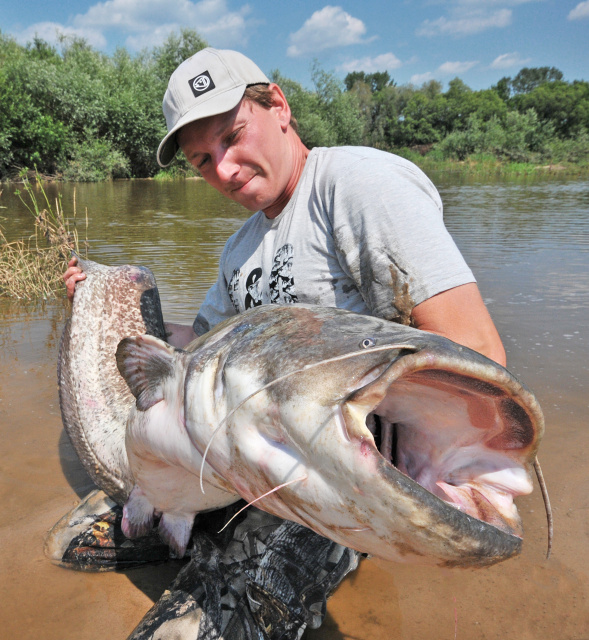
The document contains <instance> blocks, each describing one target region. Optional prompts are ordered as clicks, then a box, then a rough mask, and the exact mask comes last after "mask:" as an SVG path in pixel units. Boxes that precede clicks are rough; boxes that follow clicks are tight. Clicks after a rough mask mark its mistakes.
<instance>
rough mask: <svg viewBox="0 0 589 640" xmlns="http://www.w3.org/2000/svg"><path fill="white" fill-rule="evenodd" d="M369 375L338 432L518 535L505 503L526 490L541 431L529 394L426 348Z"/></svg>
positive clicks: (495, 368)
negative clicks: (365, 442) (367, 445)
mask: <svg viewBox="0 0 589 640" xmlns="http://www.w3.org/2000/svg"><path fill="white" fill-rule="evenodd" d="M377 375H378V377H376V376H377ZM372 377H376V379H375V380H374V381H372V382H369V383H368V384H367V385H366V386H364V387H362V388H361V389H359V390H358V391H357V392H355V393H354V394H353V395H352V397H350V398H349V399H348V401H347V403H346V406H345V409H344V416H345V421H346V426H347V427H348V432H349V433H352V432H353V433H355V435H356V436H360V437H362V438H364V439H370V440H372V442H373V443H374V446H375V450H377V451H378V452H379V454H380V455H381V456H382V457H383V458H384V459H385V460H386V463H387V466H388V465H390V466H391V467H394V468H395V469H396V470H398V471H400V472H402V473H403V474H405V475H406V476H408V477H409V478H411V479H412V480H413V481H415V482H417V483H418V484H419V485H421V486H422V487H423V488H425V489H426V490H427V491H429V492H430V493H432V494H433V495H435V496H437V497H438V498H440V499H441V500H443V501H445V502H447V503H449V504H450V505H452V506H453V507H455V508H456V509H458V510H459V511H461V512H463V513H466V514H468V515H470V516H473V517H474V518H476V519H478V520H481V521H483V522H486V523H487V524H490V525H492V526H494V527H496V528H498V529H500V530H502V531H504V532H506V533H509V534H511V535H515V536H517V537H520V538H521V537H522V535H523V533H522V526H521V521H520V517H519V514H518V512H517V509H516V506H515V504H514V502H513V500H514V498H515V497H517V496H520V495H526V494H529V493H531V491H532V480H531V473H530V470H531V466H532V464H533V462H534V459H535V453H536V449H537V445H538V442H539V440H540V438H541V436H542V432H543V424H544V423H543V417H542V412H541V409H540V407H539V405H538V403H537V401H536V400H535V398H534V396H533V394H532V393H531V392H530V391H529V390H527V389H526V388H525V387H524V386H523V385H522V384H521V383H520V382H519V381H518V380H517V379H515V378H514V377H513V376H512V375H511V374H510V373H509V372H508V371H506V370H505V369H503V367H500V366H499V365H496V364H495V363H492V362H491V361H487V362H478V361H475V362H472V361H469V360H464V359H462V358H460V357H456V356H453V355H449V356H448V355H440V354H439V353H435V352H428V350H427V349H424V350H422V351H420V352H418V353H415V354H411V355H408V356H406V357H404V358H403V359H401V360H398V361H396V362H394V363H393V364H392V365H390V366H388V367H387V368H386V369H385V370H384V371H383V372H382V373H381V371H380V370H378V371H374V372H373V373H372V374H371V375H369V377H368V379H370V378H372ZM351 422H353V423H354V424H351Z"/></svg>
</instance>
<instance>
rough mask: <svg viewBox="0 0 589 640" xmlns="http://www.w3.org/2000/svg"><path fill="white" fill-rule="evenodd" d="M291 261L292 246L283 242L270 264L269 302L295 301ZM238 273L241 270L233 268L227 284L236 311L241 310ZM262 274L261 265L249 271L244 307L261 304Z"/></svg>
mask: <svg viewBox="0 0 589 640" xmlns="http://www.w3.org/2000/svg"><path fill="white" fill-rule="evenodd" d="M292 262H293V246H292V245H291V244H285V245H284V246H282V247H280V249H278V251H277V252H276V255H275V256H274V263H273V264H272V270H271V272H270V282H269V283H268V288H269V290H270V291H269V297H270V300H269V302H270V303H272V304H292V303H295V302H297V293H296V288H295V283H294V277H293V275H292ZM240 275H241V271H240V270H239V269H234V271H233V273H232V275H231V279H230V280H229V284H228V285H227V292H228V293H229V298H230V299H231V304H232V305H233V307H234V308H235V311H236V312H237V313H239V312H240V311H241V309H240V305H239V282H240ZM262 275H263V271H262V267H256V268H255V269H252V270H251V271H250V274H249V276H248V277H247V280H246V282H245V290H246V293H245V300H244V305H243V308H244V309H251V308H253V307H259V306H260V305H261V304H263V297H262V296H263V289H262V287H263V281H262ZM266 295H268V294H266ZM267 299H268V297H266V300H267Z"/></svg>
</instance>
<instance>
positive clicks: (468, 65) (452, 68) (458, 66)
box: [410, 60, 479, 85]
mask: <svg viewBox="0 0 589 640" xmlns="http://www.w3.org/2000/svg"><path fill="white" fill-rule="evenodd" d="M477 64H479V63H478V60H476V61H469V62H444V63H443V64H441V65H440V66H439V67H438V68H437V69H436V71H434V72H433V73H432V72H431V71H426V72H425V73H417V74H415V75H414V76H411V79H410V82H411V84H417V85H419V84H423V83H424V82H428V81H429V80H433V79H434V78H435V77H439V76H449V75H453V76H456V75H458V74H461V73H466V72H467V71H470V70H471V69H472V68H473V67H476V66H477Z"/></svg>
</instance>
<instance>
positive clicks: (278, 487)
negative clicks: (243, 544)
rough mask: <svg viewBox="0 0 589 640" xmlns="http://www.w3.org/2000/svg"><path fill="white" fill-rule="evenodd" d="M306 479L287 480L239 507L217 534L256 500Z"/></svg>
mask: <svg viewBox="0 0 589 640" xmlns="http://www.w3.org/2000/svg"><path fill="white" fill-rule="evenodd" d="M307 478H308V476H306V475H304V476H301V477H300V478H295V479H294V480H289V481H288V482H283V483H282V484H279V485H278V486H277V487H274V489H270V491H266V493H264V494H263V495H261V496H259V497H258V498H256V499H255V500H252V501H251V502H248V503H247V504H246V505H245V506H244V507H241V509H240V510H239V511H238V512H237V513H236V514H235V515H234V516H233V517H231V518H229V520H227V522H226V523H225V524H224V525H223V527H222V528H221V529H219V531H217V533H221V531H223V529H225V527H227V525H228V524H229V523H230V522H231V521H232V520H233V519H234V518H237V516H238V515H239V514H240V513H241V512H242V511H243V510H244V509H247V508H248V507H251V506H252V504H254V502H257V501H258V500H261V499H262V498H265V497H266V496H269V495H270V494H271V493H274V492H275V491H278V490H279V489H282V488H283V487H287V486H288V485H289V484H293V483H294V482H300V481H301V480H306V479H307Z"/></svg>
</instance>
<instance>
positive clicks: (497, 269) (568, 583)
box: [0, 175, 589, 640]
mask: <svg viewBox="0 0 589 640" xmlns="http://www.w3.org/2000/svg"><path fill="white" fill-rule="evenodd" d="M432 178H433V180H434V182H435V183H436V185H437V186H438V188H439V190H440V193H441V195H442V199H443V202H444V206H445V218H446V224H447V226H448V228H449V229H450V231H451V233H452V234H453V236H454V238H455V239H456V242H457V244H458V245H459V247H460V249H461V250H462V252H463V254H464V256H465V257H466V259H467V261H468V263H469V265H470V266H471V268H472V269H473V271H474V273H475V275H476V277H477V279H478V282H479V286H480V289H481V292H482V294H483V298H484V299H485V302H486V303H487V305H488V308H489V310H490V312H491V315H492V316H493V318H494V320H495V323H496V324H497V327H498V329H499V333H500V334H501V336H502V338H503V341H504V343H505V346H506V350H507V357H508V368H509V369H510V370H511V371H512V372H513V373H515V374H516V375H518V376H520V377H521V378H522V379H523V380H524V382H526V384H527V385H528V386H530V387H531V388H532V389H533V390H534V391H535V393H536V395H537V397H538V399H539V400H540V403H541V405H542V407H543V409H544V413H545V417H546V424H547V432H546V436H545V438H544V441H543V444H542V447H541V450H540V455H539V457H540V459H541V461H542V466H543V470H544V474H545V476H546V480H547V483H548V488H549V491H550V496H551V500H552V505H553V511H554V518H555V539H554V549H553V553H552V557H551V558H550V559H549V560H546V559H545V548H546V521H545V516H544V509H543V506H542V500H541V496H540V492H539V490H538V489H537V488H536V490H535V491H534V493H533V494H532V495H531V496H529V497H526V498H523V499H520V500H519V501H518V506H519V510H520V513H521V515H522V518H523V522H524V527H525V537H524V550H523V553H522V555H521V556H520V557H518V558H515V559H512V560H509V561H507V562H505V563H503V564H501V565H498V566H495V567H492V568H489V569H483V570H478V571H474V570H466V571H465V570H440V569H431V568H422V567H419V568H417V567H411V566H403V565H393V564H387V563H383V562H375V561H372V560H368V561H364V562H363V563H362V565H361V567H360V569H359V570H358V571H357V572H355V573H354V574H353V575H352V576H350V577H349V578H348V579H347V580H346V581H345V582H344V583H343V584H342V585H341V587H340V588H339V589H338V591H337V592H336V594H335V596H334V597H333V598H332V599H331V600H330V601H329V605H328V615H327V618H326V621H325V623H324V625H323V627H322V628H321V629H319V630H316V631H307V633H306V634H305V638H306V640H319V639H323V640H339V639H342V638H346V639H348V638H349V639H350V640H351V639H354V640H380V639H382V640H391V639H402V640H423V639H430V638H436V639H448V640H452V639H455V638H460V639H464V640H470V639H472V640H479V639H480V640H483V639H485V640H487V639H491V638H501V640H528V639H530V640H532V639H535V640H538V639H540V640H542V639H556V638H558V639H559V640H573V639H577V640H582V639H587V638H589V472H588V468H589V467H588V464H587V456H588V453H589V452H588V445H589V428H588V427H587V418H588V413H589V412H588V404H589V401H588V397H589V396H588V389H587V386H588V385H587V383H588V381H589V375H588V368H589V365H588V362H589V181H587V180H565V179H559V178H558V177H552V178H550V179H544V180H533V181H532V180H520V181H512V182H507V181H500V182H495V181H494V182H486V183H478V182H472V181H468V180H466V179H464V178H459V177H453V176H451V175H433V176H432ZM47 193H48V196H49V197H50V198H54V197H56V196H57V195H58V193H59V194H61V198H62V206H63V207H64V210H65V211H66V212H68V213H71V212H72V211H73V209H74V200H75V208H76V211H77V218H76V219H77V225H78V229H79V233H80V235H81V236H84V235H85V231H84V226H85V224H84V218H85V212H86V211H87V215H88V232H87V235H88V241H89V245H90V249H89V257H91V258H92V259H94V260H96V261H98V262H103V263H107V264H122V263H133V264H145V265H147V266H149V267H150V268H151V269H152V271H153V272H154V273H155V275H156V278H157V281H158V285H159V289H160V294H161V296H162V302H163V306H164V317H165V318H166V320H170V321H175V322H185V323H188V322H191V321H192V319H193V318H194V315H195V313H196V311H197V309H198V307H199V304H200V303H201V302H202V300H203V298H204V294H205V293H206V290H207V288H208V287H209V285H210V284H211V283H212V282H213V280H214V279H215V277H216V265H217V260H218V257H219V254H220V251H221V249H222V247H223V244H224V242H225V240H226V239H227V237H228V236H229V235H230V234H231V233H233V232H234V231H235V230H236V229H238V228H239V227H240V226H241V225H242V224H243V222H244V221H245V220H246V219H247V217H248V215H249V214H248V212H246V211H244V210H243V209H241V208H240V207H239V206H238V205H236V204H234V203H232V202H229V201H227V200H225V199H223V198H221V197H220V196H219V195H218V194H216V193H215V192H214V191H213V190H212V189H210V188H209V187H208V186H207V185H206V184H204V183H203V182H202V181H199V180H196V179H195V180H185V181H178V182H167V183H157V182H154V181H121V182H114V183H101V184H89V185H76V186H75V187H74V186H72V185H49V186H48V187H47ZM0 206H3V207H6V208H4V209H0V224H2V226H3V227H4V229H5V233H6V235H7V236H8V238H9V239H13V238H16V237H20V236H21V235H24V234H27V233H29V232H30V229H31V224H30V218H29V217H28V216H29V215H30V214H28V212H27V211H26V210H25V208H24V207H23V206H22V204H21V202H20V200H19V199H18V198H17V197H16V196H15V194H14V187H12V186H8V187H4V190H3V192H2V194H1V195H0ZM0 312H1V313H0V347H1V349H0V441H1V443H2V446H1V447H0V516H1V517H0V552H1V553H0V575H2V580H1V582H0V594H1V597H0V638H22V639H29V638H31V639H32V638H43V639H45V640H52V639H54V638H55V639H57V638H61V639H64V638H65V639H69V638H72V639H76V640H85V639H88V640H90V639H92V640H95V639H96V636H97V634H99V635H104V634H105V633H106V634H108V637H109V638H110V639H111V640H117V639H119V638H120V639H121V640H122V639H124V638H126V636H127V635H128V634H129V633H130V632H131V630H132V629H133V628H134V627H135V625H136V624H137V623H138V622H139V621H140V619H141V617H142V616H143V615H144V613H145V612H146V611H147V610H148V609H149V607H150V606H151V604H152V602H153V601H154V600H157V599H158V598H159V596H160V595H161V594H162V593H163V591H164V590H165V588H166V586H167V585H168V584H169V582H170V581H171V579H172V578H173V576H174V575H175V573H176V572H177V571H178V568H179V564H178V563H169V564H166V565H160V566H158V567H147V568H143V569H138V570H135V571H131V572H128V573H113V574H96V575H91V574H83V573H76V572H70V571H66V570H64V569H60V568H57V567H54V566H52V565H51V564H50V563H49V562H48V561H47V560H46V559H45V557H44V556H43V551H42V548H43V539H44V536H45V534H46V532H47V531H48V529H49V528H51V526H52V525H53V524H54V523H55V522H56V521H57V520H58V519H59V518H60V517H61V516H62V515H63V514H64V513H65V512H66V511H67V510H69V509H70V508H71V507H72V506H73V505H74V504H75V503H76V502H77V500H78V497H79V496H83V495H85V494H86V493H87V492H88V491H89V490H90V488H91V483H90V481H89V480H88V478H87V476H86V474H85V472H84V471H83V469H82V468H81V466H80V464H79V463H78V461H77V459H76V456H75V454H74V453H73V450H72V449H71V446H70V445H69V442H68V440H67V437H66V436H65V435H64V433H63V429H62V427H61V418H60V415H59V403H58V399H57V389H56V376H55V367H56V360H57V348H58V342H59V336H60V334H61V331H62V328H63V324H64V322H65V319H66V317H67V315H68V305H67V304H66V303H64V300H62V299H60V300H53V301H46V302H39V303H36V304H27V303H24V302H19V301H6V300H0Z"/></svg>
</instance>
